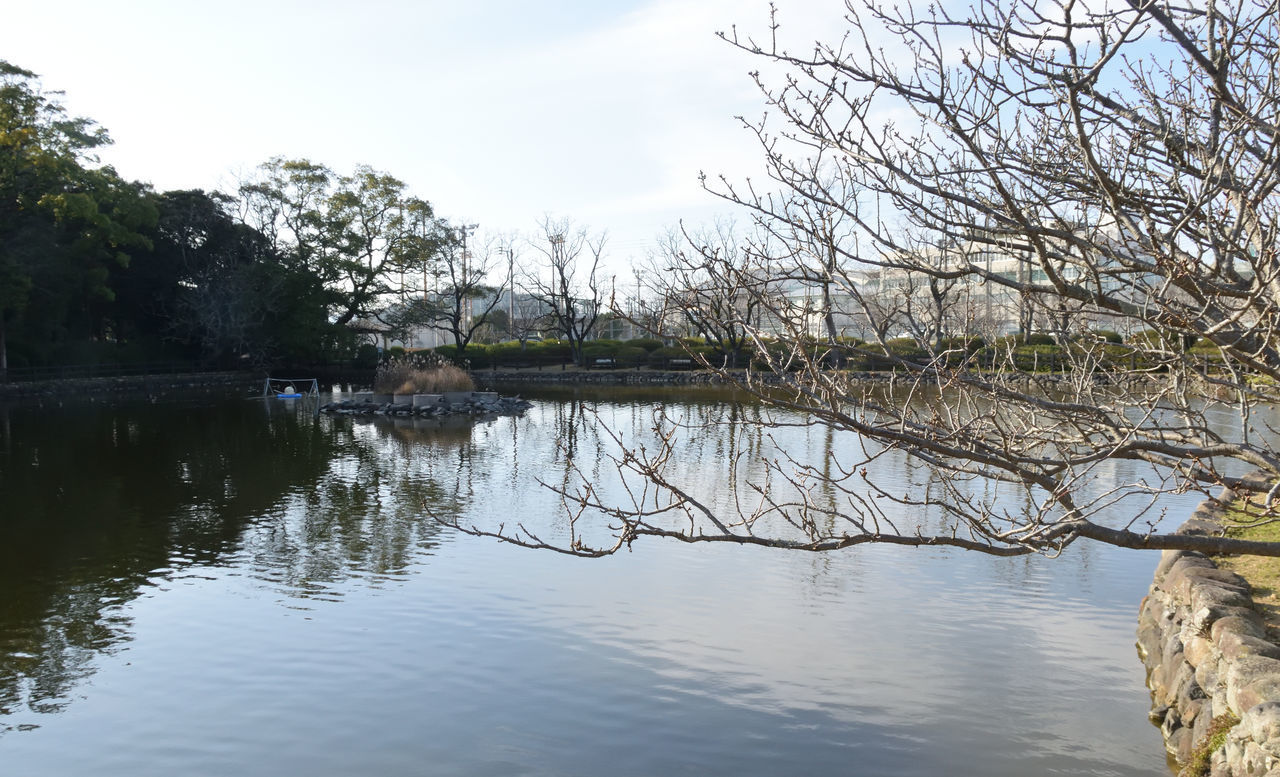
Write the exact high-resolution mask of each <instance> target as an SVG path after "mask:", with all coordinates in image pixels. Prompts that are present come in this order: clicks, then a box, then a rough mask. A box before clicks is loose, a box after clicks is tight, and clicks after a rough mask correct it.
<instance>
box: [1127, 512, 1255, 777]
mask: <svg viewBox="0 0 1280 777" xmlns="http://www.w3.org/2000/svg"><path fill="white" fill-rule="evenodd" d="M1234 499H1235V495H1234V494H1233V493H1232V492H1230V491H1226V492H1224V493H1223V494H1222V495H1220V496H1219V497H1218V498H1217V499H1210V500H1207V501H1205V502H1203V503H1202V504H1201V505H1200V506H1199V507H1197V508H1196V510H1195V512H1193V513H1192V515H1191V517H1190V518H1189V519H1188V520H1187V522H1186V523H1184V524H1183V525H1182V526H1180V527H1179V528H1178V530H1177V531H1178V533H1179V534H1220V533H1221V532H1222V521H1221V516H1222V513H1223V511H1224V509H1225V506H1226V505H1228V504H1230V503H1231V502H1232V501H1234ZM1137 646H1138V654H1139V656H1140V657H1141V658H1142V661H1143V663H1144V664H1146V667H1147V687H1148V688H1149V689H1150V690H1151V704H1152V709H1151V721H1152V722H1153V723H1156V724H1157V725H1159V726H1160V730H1161V733H1162V734H1163V736H1164V741H1165V749H1166V750H1168V752H1169V754H1170V755H1171V756H1173V758H1175V759H1176V760H1177V762H1178V764H1179V766H1183V765H1185V764H1187V763H1188V762H1189V761H1191V759H1192V756H1193V753H1195V752H1196V751H1197V749H1204V748H1205V747H1206V746H1208V745H1210V744H1211V742H1210V740H1211V738H1212V735H1211V732H1210V729H1211V727H1212V728H1215V729H1218V728H1221V727H1225V726H1227V725H1230V724H1232V722H1233V721H1235V720H1236V719H1238V722H1235V723H1234V725H1231V727H1230V728H1229V729H1228V730H1227V731H1226V735H1225V737H1222V736H1221V734H1219V738H1221V739H1222V744H1221V746H1220V747H1218V748H1217V749H1215V750H1213V752H1212V753H1211V754H1210V756H1209V763H1208V766H1209V774H1210V775H1213V777H1246V776H1248V777H1262V776H1263V775H1266V776H1267V777H1280V644H1277V643H1276V641H1275V640H1274V639H1273V638H1271V637H1269V636H1268V634H1267V629H1266V627H1265V626H1264V625H1263V622H1262V619H1261V617H1260V616H1259V615H1258V613H1257V611H1256V610H1255V609H1254V608H1253V591H1252V588H1251V587H1250V586H1249V583H1248V582H1246V581H1245V579H1244V578H1242V577H1240V575H1238V574H1236V573H1235V572H1231V571H1228V570H1225V569H1221V568H1219V567H1218V565H1217V564H1215V563H1214V561H1213V559H1211V558H1209V557H1208V556H1206V555H1204V554H1203V553H1197V552H1194V551H1180V550H1166V551H1164V553H1163V556H1162V557H1161V560H1160V564H1159V565H1158V566H1157V567H1156V571H1155V575H1154V580H1153V581H1152V584H1151V588H1150V590H1149V591H1148V593H1147V595H1146V596H1145V597H1144V598H1143V600H1142V606H1141V608H1140V610H1139V616H1138V645H1137ZM1215 722H1216V724H1215ZM1184 773H1186V772H1184Z"/></svg>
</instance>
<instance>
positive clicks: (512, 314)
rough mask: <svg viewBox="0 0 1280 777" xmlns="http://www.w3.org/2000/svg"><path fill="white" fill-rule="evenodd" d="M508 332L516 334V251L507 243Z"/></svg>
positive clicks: (511, 334) (513, 335)
mask: <svg viewBox="0 0 1280 777" xmlns="http://www.w3.org/2000/svg"><path fill="white" fill-rule="evenodd" d="M507 334H508V335H510V336H512V337H515V336H516V252H515V249H513V248H512V247H511V244H510V243H508V244H507Z"/></svg>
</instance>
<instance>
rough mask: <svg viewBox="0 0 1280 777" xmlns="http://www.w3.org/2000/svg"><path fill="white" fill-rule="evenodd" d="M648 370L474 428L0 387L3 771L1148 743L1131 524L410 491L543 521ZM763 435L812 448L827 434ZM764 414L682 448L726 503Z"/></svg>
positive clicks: (758, 760) (1171, 506)
mask: <svg viewBox="0 0 1280 777" xmlns="http://www.w3.org/2000/svg"><path fill="white" fill-rule="evenodd" d="M654 401H655V400H654V397H652V396H648V395H634V396H623V395H617V394H615V395H613V398H612V399H606V398H603V397H602V396H595V397H590V396H582V395H548V396H547V397H544V398H542V399H540V400H539V401H537V402H536V404H535V407H534V408H533V409H532V410H530V411H529V412H527V413H526V414H524V415H523V416H521V417H516V418H500V419H497V420H493V421H490V422H487V423H482V424H479V425H476V426H475V427H474V428H472V427H471V426H470V425H461V426H458V425H450V426H441V425H439V424H432V423H427V422H421V421H416V422H415V421H398V422H390V421H386V420H380V421H369V420H360V419H352V418H332V417H327V416H323V415H321V416H317V415H316V414H314V413H313V412H312V410H313V408H311V407H308V406H306V405H305V404H303V403H288V402H283V401H278V400H270V401H262V400H253V401H249V400H245V399H243V398H236V399H214V398H199V399H192V400H188V401H164V400H161V401H158V402H148V401H139V402H128V401H122V402H118V403H115V404H101V403H96V404H95V403H89V404H79V405H70V404H69V405H66V406H57V407H54V406H48V405H46V406H44V407H40V406H35V405H23V406H18V407H13V408H8V409H0V499H2V501H0V591H3V600H2V603H0V773H3V774H6V775H131V776H135V777H136V776H141V775H165V776H166V777H167V776H169V775H175V774H208V775H215V774H237V775H246V776H249V775H272V776H273V777H275V776H278V775H289V774H307V775H344V776H345V775H355V774H368V775H422V774H432V775H601V774H610V775H668V774H726V775H729V774H732V775H795V774H837V773H839V774H871V775H875V774H892V775H936V774H944V773H949V774H982V775H1026V774H1047V773H1055V774H1091V775H1099V774H1105V775H1163V774H1167V773H1168V772H1167V766H1166V763H1165V758H1164V755H1163V748H1162V745H1161V741H1160V735H1159V731H1158V730H1157V729H1155V728H1154V727H1152V726H1151V725H1150V724H1149V723H1148V722H1147V718H1146V713H1147V709H1148V705H1149V697H1148V695H1147V692H1146V690H1145V688H1144V686H1143V669H1142V665H1141V663H1140V662H1139V661H1138V659H1137V657H1136V654H1135V650H1134V631H1135V627H1136V613H1137V607H1138V603H1139V601H1140V599H1141V597H1142V596H1143V594H1144V592H1145V590H1146V587H1147V585H1148V584H1149V582H1150V577H1151V572H1152V570H1153V568H1154V566H1155V564H1156V562H1157V560H1158V555H1157V554H1155V553H1139V552H1134V551H1123V550H1114V549H1110V548H1106V547H1102V546H1098V545H1080V546H1077V547H1073V548H1071V549H1069V551H1068V552H1067V553H1065V554H1064V555H1063V556H1062V557H1061V558H1058V559H1044V558H1039V557H1031V558H1017V559H998V558H989V557H985V556H981V555H977V554H972V553H965V552H961V551H948V550H945V549H919V550H911V549H902V548H877V547H864V548H858V549H854V550H850V551H845V552H841V553H836V554H828V555H812V554H804V553H786V552H780V551H770V550H762V549H756V548H742V547H728V546H713V545H701V546H700V545H682V544H676V543H670V542H667V543H664V542H660V541H645V542H640V543H637V544H636V545H635V546H634V548H633V550H632V551H631V552H624V553H621V554H619V555H616V556H613V557H610V558H607V559H602V560H582V559H575V558H570V557H565V556H562V555H558V554H553V553H549V552H538V551H530V550H525V549H521V548H516V547H512V546H510V545H506V544H501V543H498V542H495V541H492V540H488V539H483V538H475V537H470V536H467V535H463V534H460V533H458V532H455V531H453V530H450V529H448V528H444V527H441V526H440V525H439V524H437V523H435V522H434V521H433V520H432V519H431V518H430V517H429V514H430V513H433V512H434V513H437V514H447V515H457V516H460V517H461V519H462V522H463V523H464V524H468V523H474V524H478V525H484V526H490V527H492V526H496V525H497V524H498V523H499V522H507V523H508V525H509V524H510V523H512V522H515V521H524V522H526V523H528V524H529V525H531V526H537V527H543V528H544V529H545V530H546V531H547V532H548V533H554V532H556V531H558V530H560V529H562V528H563V524H564V513H563V508H562V506H561V505H560V503H559V502H558V500H557V498H556V496H555V494H553V493H552V492H551V491H549V490H547V489H546V488H544V487H542V486H541V485H540V484H539V481H540V480H541V481H549V482H561V479H562V478H563V477H564V476H565V473H566V472H568V471H569V470H570V468H571V466H576V467H578V468H580V469H583V470H584V471H586V472H588V473H589V474H590V473H594V474H595V475H598V476H600V477H602V478H604V474H605V468H604V467H603V464H602V462H601V461H600V460H599V459H598V457H597V455H596V450H597V445H598V444H599V439H598V435H597V434H596V432H595V427H594V426H593V425H594V423H595V419H597V418H600V419H603V420H604V421H606V422H608V423H609V424H610V426H611V427H613V428H616V429H619V430H623V431H624V433H626V434H629V435H642V434H643V429H644V428H646V426H647V425H648V421H649V418H650V410H651V408H652V406H653V403H654ZM661 401H663V402H664V403H666V404H667V405H668V406H670V407H672V408H673V409H675V410H676V411H678V412H681V413H685V414H687V415H688V416H689V417H691V418H694V419H702V420H706V419H720V418H726V417H728V418H732V417H733V414H735V413H745V414H747V415H750V414H752V413H756V412H759V411H758V409H754V408H751V407H747V408H741V407H737V406H734V405H732V404H727V403H726V402H725V399H724V398H723V397H720V396H717V395H714V394H705V395H699V396H696V397H692V398H690V397H685V398H682V399H677V398H676V397H675V396H674V395H670V394H667V395H663V397H662V399H661ZM776 433H777V434H778V435H780V439H781V440H782V442H784V443H785V444H787V445H788V447H790V448H791V449H793V450H803V451H804V455H805V456H809V457H813V458H814V459H815V460H823V459H827V458H830V457H836V456H838V455H839V453H840V451H841V448H842V446H845V445H848V444H851V443H850V441H847V440H841V439H839V438H836V437H833V436H832V435H830V434H827V433H826V432H824V431H823V430H821V429H812V428H804V427H798V428H792V429H783V430H778V431H777V432H776ZM769 445H770V442H769V440H768V439H767V438H763V437H759V436H752V435H751V434H750V433H748V432H747V431H745V430H744V429H743V428H742V427H741V426H735V425H729V426H725V427H720V432H718V433H715V434H713V433H708V432H704V433H700V434H697V435H692V436H690V437H689V439H688V441H687V442H685V443H682V445H681V447H680V450H679V452H678V456H677V463H678V464H679V469H680V470H681V471H682V473H683V475H684V476H685V477H687V479H688V482H690V483H691V484H694V485H693V487H694V488H697V489H699V493H701V494H704V495H705V496H706V497H707V498H708V499H711V500H712V501H717V500H721V501H723V499H724V494H723V491H724V489H723V488H722V485H723V484H724V483H726V482H728V481H730V480H731V479H733V478H735V477H736V478H740V479H745V480H750V479H751V478H752V477H753V476H754V474H755V470H754V469H753V467H754V466H755V464H754V462H755V461H756V460H757V459H758V458H761V457H764V456H766V455H768V449H769ZM735 453H742V454H743V455H741V456H736V455H734V454H735ZM879 466H883V467H886V468H889V470H893V468H897V469H899V470H900V471H901V475H900V477H901V482H902V484H903V485H904V487H912V486H913V485H918V483H916V481H915V478H917V473H915V471H914V470H913V469H912V468H911V467H909V466H908V465H907V463H906V462H905V461H903V460H901V459H892V458H887V459H882V460H881V461H880V463H879ZM1115 476H1116V477H1117V478H1125V477H1132V476H1133V475H1132V473H1126V472H1124V471H1119V470H1118V471H1116V473H1115ZM605 479H606V480H607V478H605ZM1194 501H1195V500H1194V499H1193V498H1191V497H1187V498H1174V499H1170V500H1169V501H1167V502H1166V503H1165V505H1164V507H1166V508H1167V509H1168V510H1169V512H1170V515H1171V517H1170V519H1169V520H1170V522H1171V523H1175V522H1177V521H1180V520H1181V516H1183V515H1185V514H1186V513H1187V512H1188V511H1189V510H1190V508H1191V507H1192V505H1193V504H1194ZM926 520H927V519H926Z"/></svg>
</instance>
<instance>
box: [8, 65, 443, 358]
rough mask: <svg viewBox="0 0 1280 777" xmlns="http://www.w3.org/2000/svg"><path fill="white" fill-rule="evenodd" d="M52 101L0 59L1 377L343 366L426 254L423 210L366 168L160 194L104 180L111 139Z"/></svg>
mask: <svg viewBox="0 0 1280 777" xmlns="http://www.w3.org/2000/svg"><path fill="white" fill-rule="evenodd" d="M58 98H59V95H58V93H56V92H55V93H51V92H46V91H44V90H43V89H42V87H41V85H40V83H39V80H38V79H37V77H36V75H35V74H33V73H31V72H29V71H27V70H23V69H22V68H19V67H16V66H14V65H12V64H9V63H7V62H5V61H3V60H0V373H2V372H6V371H8V370H9V368H12V369H13V370H15V371H17V370H21V369H22V368H26V367H42V366H49V365H66V364H99V363H121V362H122V363H141V362H157V361H173V360H183V361H193V360H200V361H203V362H205V363H207V364H210V365H221V366H262V365H269V364H272V363H289V362H293V363H296V362H300V361H315V360H330V359H347V358H354V357H356V356H357V350H356V348H357V345H358V342H357V341H358V330H359V328H360V327H359V324H360V323H361V320H362V319H364V318H366V317H368V316H370V315H371V314H372V312H373V311H375V310H378V309H380V308H381V307H383V306H384V305H385V300H386V297H387V296H388V295H389V294H390V293H392V291H393V284H394V282H395V281H397V280H399V278H400V277H402V274H403V273H404V272H405V270H406V268H408V269H411V270H414V271H416V272H417V273H418V274H419V275H421V272H422V267H423V264H424V263H425V262H427V261H430V260H431V258H432V257H433V255H434V252H435V251H436V250H437V248H438V246H439V242H440V241H439V225H438V222H437V221H436V219H435V218H434V215H433V213H432V209H431V206H430V205H429V204H428V203H426V202H425V201H423V200H419V199H416V198H414V197H411V196H409V195H408V194H407V193H406V192H405V185H404V184H403V183H402V182H400V181H398V180H397V179H395V178H393V177H392V176H390V175H387V174H385V173H380V172H378V171H375V170H372V169H370V168H367V167H359V168H357V169H356V170H355V172H354V173H353V174H351V175H349V176H340V175H336V174H334V173H333V172H331V171H330V170H328V169H327V168H325V167H323V166H321V165H317V164H314V163H312V162H309V161H306V160H284V159H273V160H271V161H269V162H267V163H266V164H264V165H263V166H262V168H261V174H260V175H259V177H258V178H257V179H256V180H255V181H253V182H249V183H246V184H244V185H243V186H242V187H241V189H240V191H238V192H237V193H236V196H235V197H232V196H228V195H224V194H220V193H217V192H203V191H195V190H193V191H171V192H163V193H157V192H155V191H153V190H152V188H151V187H150V186H149V185H147V184H145V183H139V182H132V181H127V180H124V179H122V178H121V177H120V176H119V175H118V174H117V173H116V171H115V170H114V169H112V168H111V167H108V166H104V165H101V164H100V162H99V160H98V158H97V157H96V156H95V155H94V154H95V150H96V149H99V148H101V147H102V146H104V145H105V144H108V143H110V138H109V137H108V136H107V133H106V131H105V130H103V129H102V128H100V127H98V126H97V125H96V124H95V123H94V122H93V121H92V120H90V119H86V118H80V117H71V116H68V115H67V114H66V111H65V109H64V108H63V106H62V104H61V103H60V102H59V99H58ZM360 355H362V356H363V357H364V359H365V361H366V362H367V361H369V355H368V354H367V353H365V354H360Z"/></svg>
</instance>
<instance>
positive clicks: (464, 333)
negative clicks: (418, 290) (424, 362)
mask: <svg viewBox="0 0 1280 777" xmlns="http://www.w3.org/2000/svg"><path fill="white" fill-rule="evenodd" d="M474 229H475V225H470V226H461V227H450V228H448V229H447V230H446V231H445V235H446V237H445V239H444V240H443V241H442V247H441V248H440V250H439V251H438V252H437V253H436V254H435V261H434V263H433V265H432V266H433V272H432V275H433V278H432V283H431V288H430V289H428V290H427V292H426V293H425V294H424V299H426V300H427V310H428V311H429V313H428V323H429V324H430V325H432V326H438V327H441V328H443V329H445V330H447V331H448V332H449V333H450V334H451V335H452V336H453V344H454V346H455V347H457V349H458V353H459V354H462V353H463V352H464V351H466V348H467V345H468V344H470V343H471V341H472V339H473V338H474V337H475V336H476V334H477V333H478V332H480V331H482V330H483V329H485V328H486V327H487V326H488V325H489V323H490V316H491V314H492V313H493V312H494V309H495V308H496V307H497V306H498V302H499V301H500V300H501V299H502V289H503V286H504V285H505V280H506V279H505V278H503V279H495V277H494V276H495V274H496V272H497V271H498V270H505V269H507V268H506V263H507V261H506V260H507V254H506V252H505V251H501V250H500V249H499V245H498V243H497V242H496V241H495V240H493V239H485V238H477V237H476V236H475V235H474V234H472V230H474ZM494 280H497V284H496V285H495V284H494V283H493V281H494Z"/></svg>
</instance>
